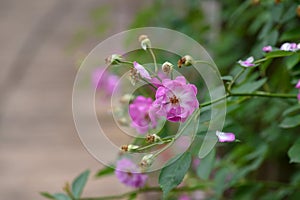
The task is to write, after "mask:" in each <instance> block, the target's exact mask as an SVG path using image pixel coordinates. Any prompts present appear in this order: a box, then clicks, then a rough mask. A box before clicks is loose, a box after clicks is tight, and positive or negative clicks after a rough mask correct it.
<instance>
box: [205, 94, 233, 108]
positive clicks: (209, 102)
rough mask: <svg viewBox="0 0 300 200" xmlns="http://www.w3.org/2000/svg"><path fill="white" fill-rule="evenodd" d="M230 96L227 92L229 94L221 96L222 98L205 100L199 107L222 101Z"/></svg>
mask: <svg viewBox="0 0 300 200" xmlns="http://www.w3.org/2000/svg"><path fill="white" fill-rule="evenodd" d="M228 96H229V94H227V95H225V96H223V97H220V98H218V99H215V100H213V101H208V102H204V103H202V104H200V106H199V107H200V108H202V107H205V106H209V105H211V104H214V103H217V102H219V101H222V100H224V99H226V98H227V97H228Z"/></svg>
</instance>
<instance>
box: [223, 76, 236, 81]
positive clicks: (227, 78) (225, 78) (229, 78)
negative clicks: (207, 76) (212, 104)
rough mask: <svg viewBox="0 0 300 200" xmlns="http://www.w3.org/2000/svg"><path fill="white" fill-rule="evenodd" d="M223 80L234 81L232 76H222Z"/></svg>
mask: <svg viewBox="0 0 300 200" xmlns="http://www.w3.org/2000/svg"><path fill="white" fill-rule="evenodd" d="M221 79H222V80H223V81H232V80H233V77H232V76H222V77H221Z"/></svg>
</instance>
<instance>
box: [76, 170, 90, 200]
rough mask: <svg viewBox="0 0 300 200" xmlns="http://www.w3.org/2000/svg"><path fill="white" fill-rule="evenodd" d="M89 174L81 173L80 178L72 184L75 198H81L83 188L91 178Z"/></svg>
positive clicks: (87, 171) (86, 172)
mask: <svg viewBox="0 0 300 200" xmlns="http://www.w3.org/2000/svg"><path fill="white" fill-rule="evenodd" d="M89 174H90V171H89V170H86V171H84V172H83V173H81V174H80V175H79V176H78V177H76V178H75V179H74V181H73V182H72V194H73V196H74V197H75V198H80V196H81V194H82V191H83V188H84V186H85V184H86V182H87V179H88V177H89Z"/></svg>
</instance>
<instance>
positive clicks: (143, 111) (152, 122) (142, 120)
mask: <svg viewBox="0 0 300 200" xmlns="http://www.w3.org/2000/svg"><path fill="white" fill-rule="evenodd" d="M152 102H153V100H152V99H151V98H146V97H144V96H138V97H137V98H136V99H135V100H134V101H133V102H132V104H130V105H129V115H130V117H131V119H132V123H131V126H132V127H134V128H135V129H136V130H137V131H138V132H139V133H142V134H143V133H146V132H147V131H148V130H149V129H150V128H155V127H156V125H157V116H156V115H152V116H151V117H150V115H149V109H150V107H151V105H152Z"/></svg>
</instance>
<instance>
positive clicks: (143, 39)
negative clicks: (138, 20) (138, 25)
mask: <svg viewBox="0 0 300 200" xmlns="http://www.w3.org/2000/svg"><path fill="white" fill-rule="evenodd" d="M139 42H140V43H141V47H142V49H144V50H145V51H146V50H147V48H151V42H150V40H149V38H148V36H147V35H141V36H140V37H139Z"/></svg>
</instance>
